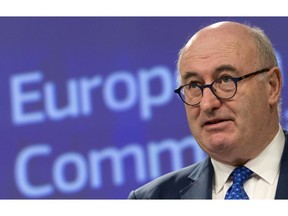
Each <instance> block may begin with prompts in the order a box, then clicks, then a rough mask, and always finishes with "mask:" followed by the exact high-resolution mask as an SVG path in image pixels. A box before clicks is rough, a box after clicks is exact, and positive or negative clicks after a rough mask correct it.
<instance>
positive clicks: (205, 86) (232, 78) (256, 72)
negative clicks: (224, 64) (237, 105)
mask: <svg viewBox="0 0 288 216" xmlns="http://www.w3.org/2000/svg"><path fill="white" fill-rule="evenodd" d="M270 70H271V68H264V69H261V70H257V71H255V72H251V73H249V74H246V75H244V76H241V77H232V76H229V78H230V79H231V80H232V81H233V82H234V84H235V93H234V94H233V95H232V96H231V97H228V98H222V97H219V96H218V95H217V94H216V93H215V90H214V89H213V85H214V83H215V82H218V81H219V80H221V79H223V78H218V79H216V80H214V81H213V82H212V83H211V84H207V85H198V84H195V83H193V81H192V82H190V83H189V84H185V85H182V86H180V87H179V88H177V89H175V90H174V93H176V94H178V95H179V97H180V98H181V100H182V101H183V102H184V103H185V104H187V105H189V106H198V105H199V104H200V102H201V100H200V101H199V103H197V104H193V105H192V104H189V103H187V102H186V101H185V99H184V98H182V94H181V90H182V88H184V87H185V86H192V85H194V86H197V87H198V88H200V89H201V93H202V97H201V99H202V98H203V91H204V89H205V88H209V89H210V90H211V91H212V93H213V94H214V95H215V97H217V99H222V100H223V99H225V100H229V99H231V98H232V97H234V96H235V94H236V93H237V83H238V82H239V81H241V80H243V79H246V78H248V77H251V76H254V75H257V74H261V73H264V72H268V71H270Z"/></svg>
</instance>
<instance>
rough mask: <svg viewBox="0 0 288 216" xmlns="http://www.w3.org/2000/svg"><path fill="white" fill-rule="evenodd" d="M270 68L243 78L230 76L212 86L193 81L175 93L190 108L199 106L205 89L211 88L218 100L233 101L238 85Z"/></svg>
mask: <svg viewBox="0 0 288 216" xmlns="http://www.w3.org/2000/svg"><path fill="white" fill-rule="evenodd" d="M270 70H271V69H270V68H264V69H261V70H258V71H255V72H252V73H249V74H246V75H244V76H241V77H232V76H229V75H225V76H222V77H220V78H218V79H216V80H214V81H213V82H212V83H211V84H207V85H199V84H198V83H196V82H194V81H192V82H190V83H189V84H186V85H183V86H180V87H179V88H177V89H175V90H174V92H175V93H176V94H178V95H179V96H180V98H181V100H182V101H183V102H184V103H185V104H187V105H190V106H197V105H199V103H200V102H201V99H202V97H203V91H204V89H205V88H209V89H210V90H211V91H212V92H213V94H214V95H215V96H216V97H217V98H218V99H226V100H227V99H231V98H232V97H234V95H235V94H236V92H237V83H238V82H239V81H241V80H243V79H246V78H248V77H251V76H254V75H257V74H260V73H264V72H268V71H270Z"/></svg>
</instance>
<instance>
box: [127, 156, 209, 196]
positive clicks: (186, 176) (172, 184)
mask: <svg viewBox="0 0 288 216" xmlns="http://www.w3.org/2000/svg"><path fill="white" fill-rule="evenodd" d="M209 161H210V159H208V158H206V159H205V160H204V161H201V162H198V163H196V164H192V165H190V166H187V167H184V168H182V169H179V170H176V171H173V172H170V173H167V174H165V175H163V176H160V177H158V178H157V179H155V180H152V181H151V182H148V183H147V184H145V185H143V186H142V187H140V188H138V189H136V190H134V191H132V192H131V193H130V194H129V197H128V198H129V199H179V198H180V194H179V191H181V190H182V189H183V188H185V187H186V186H188V185H189V184H190V183H191V182H192V181H193V178H191V176H197V175H200V174H201V173H202V172H203V170H204V169H205V167H206V166H207V165H208V163H209Z"/></svg>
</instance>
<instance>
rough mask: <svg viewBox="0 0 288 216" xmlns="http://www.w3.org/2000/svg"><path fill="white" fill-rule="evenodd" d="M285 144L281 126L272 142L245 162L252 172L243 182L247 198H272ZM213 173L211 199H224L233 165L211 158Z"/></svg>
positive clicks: (230, 182) (230, 181)
mask: <svg viewBox="0 0 288 216" xmlns="http://www.w3.org/2000/svg"><path fill="white" fill-rule="evenodd" d="M284 144H285V135H284V133H283V130H282V128H281V127H279V131H278V133H277V134H276V136H275V137H274V139H273V140H272V142H271V143H270V144H269V145H268V146H267V147H266V148H265V149H264V150H263V151H262V152H261V153H260V154H259V155H258V156H257V157H256V158H254V159H253V160H250V161H249V162H247V163H246V164H245V166H246V167H247V168H249V169H250V170H252V171H253V172H254V173H253V174H252V177H251V178H250V179H249V180H248V181H247V182H246V183H245V184H244V190H245V191H246V193H247V195H248V196H249V199H254V200H255V199H257V200H259V199H274V198H275V194H276V188H277V183H278V178H279V168H280V160H281V156H282V152H283V149H284ZM212 164H213V167H214V171H215V175H214V181H213V187H212V199H224V197H225V194H226V192H227V190H228V188H229V187H230V186H231V185H232V179H231V178H229V176H230V174H231V173H232V171H233V170H234V168H235V167H233V166H230V165H227V164H223V163H220V162H218V161H215V160H213V159H212Z"/></svg>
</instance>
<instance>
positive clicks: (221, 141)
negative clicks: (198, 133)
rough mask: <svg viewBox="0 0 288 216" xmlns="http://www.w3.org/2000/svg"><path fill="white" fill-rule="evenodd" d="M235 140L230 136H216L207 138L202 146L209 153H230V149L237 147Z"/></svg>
mask: <svg viewBox="0 0 288 216" xmlns="http://www.w3.org/2000/svg"><path fill="white" fill-rule="evenodd" d="M235 143H237V142H235V139H233V137H232V136H231V135H230V136H229V135H228V136H227V135H214V136H209V137H206V138H205V140H204V141H203V142H202V146H203V148H204V149H205V151H206V150H207V152H208V153H209V152H211V153H216V152H219V153H220V152H229V151H230V149H231V148H232V149H233V146H234V145H235Z"/></svg>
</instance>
